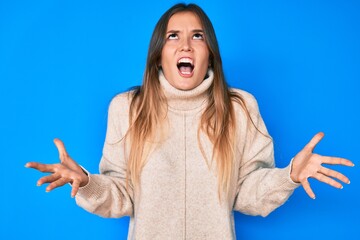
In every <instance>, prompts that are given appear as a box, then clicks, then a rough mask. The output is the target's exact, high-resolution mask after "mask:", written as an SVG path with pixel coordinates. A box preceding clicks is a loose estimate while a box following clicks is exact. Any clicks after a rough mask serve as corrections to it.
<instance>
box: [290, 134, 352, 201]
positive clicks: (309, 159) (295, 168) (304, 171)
mask: <svg viewBox="0 0 360 240" xmlns="http://www.w3.org/2000/svg"><path fill="white" fill-rule="evenodd" d="M323 137H324V133H322V132H320V133H318V134H316V135H315V136H314V137H313V138H312V139H311V141H310V142H309V143H308V144H307V145H306V146H305V147H304V148H303V149H302V150H301V151H300V152H299V153H298V154H297V155H296V156H295V158H294V159H293V162H292V170H291V173H290V177H291V179H292V180H293V181H294V182H297V183H301V185H302V186H303V188H304V189H305V192H306V193H307V194H308V195H309V196H310V197H311V198H313V199H315V194H314V192H313V191H312V189H311V187H310V184H309V181H308V178H315V179H317V180H319V181H321V182H324V183H327V184H329V185H331V186H333V187H335V188H343V186H342V185H341V184H340V183H339V182H337V181H335V180H334V179H338V180H340V181H342V182H344V183H347V184H349V183H350V180H349V179H348V178H347V177H346V176H345V175H343V174H342V173H340V172H337V171H334V170H332V169H329V168H326V167H324V166H322V164H323V163H325V164H332V165H334V164H340V165H344V166H349V167H353V166H354V164H353V163H352V162H351V161H349V160H347V159H344V158H338V157H327V156H321V155H318V154H314V153H313V150H314V148H315V147H316V145H317V144H318V143H319V142H320V140H321V139H322V138H323Z"/></svg>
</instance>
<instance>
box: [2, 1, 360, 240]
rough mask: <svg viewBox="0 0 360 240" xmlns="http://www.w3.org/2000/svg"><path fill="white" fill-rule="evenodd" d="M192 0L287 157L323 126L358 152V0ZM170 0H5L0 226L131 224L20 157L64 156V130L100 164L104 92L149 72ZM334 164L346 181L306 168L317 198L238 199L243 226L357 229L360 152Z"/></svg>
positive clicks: (72, 232) (256, 233)
mask: <svg viewBox="0 0 360 240" xmlns="http://www.w3.org/2000/svg"><path fill="white" fill-rule="evenodd" d="M194 2H195V3H198V4H199V5H200V6H202V8H203V9H204V10H205V11H206V12H207V14H208V15H209V17H210V19H211V20H212V22H213V24H214V27H215V30H216V32H217V36H218V40H219V44H220V49H221V54H222V58H223V62H224V69H225V73H226V77H227V80H228V82H229V83H230V85H231V86H235V87H238V88H242V89H245V90H247V91H249V92H251V93H253V94H254V95H255V96H256V97H257V99H258V102H259V106H260V109H261V113H262V115H263V118H264V119H265V122H266V124H267V127H268V129H269V132H270V134H271V135H272V136H273V138H274V143H275V155H276V161H277V165H278V166H279V167H285V166H286V165H287V164H288V163H289V161H290V159H291V158H292V157H293V156H294V155H295V154H296V153H297V152H298V151H299V150H300V149H301V148H302V147H303V146H304V145H305V144H306V143H307V142H308V141H309V140H310V139H311V137H312V136H313V135H314V134H315V133H317V132H318V131H324V132H325V138H324V140H323V141H322V142H321V143H320V144H319V145H318V147H317V148H316V152H317V153H320V154H324V155H333V156H342V157H346V158H349V159H351V160H353V161H354V163H355V164H357V165H359V164H358V163H359V161H358V159H359V140H358V139H359V136H360V127H359V110H360V108H359V103H360V94H359V90H360V83H359V80H360V44H359V43H360V28H359V23H360V14H359V12H360V3H359V1H355V0H354V1H350V0H348V1H346V0H345V1H340V0H339V1H336V0H304V1H288V0H274V1H261V0H243V1H194ZM220 2H221V3H220ZM174 3H176V1H166V2H165V1H122V2H120V1H114V0H113V1H108V0H104V1H91V0H86V1H69V0H61V1H60V0H58V1H55V0H43V1H35V0H34V1H19V0H8V1H6V0H0V104H1V105H0V107H1V108H0V111H1V120H0V121H1V122H0V141H1V142H0V144H1V172H2V173H1V175H0V184H1V198H0V201H1V202H0V203H1V204H0V211H1V212H0V219H1V224H0V239H54V240H55V239H125V238H126V235H127V228H128V221H129V219H128V218H127V217H125V218H121V219H103V218H100V217H98V216H95V215H92V214H90V213H87V212H85V211H84V210H83V209H81V208H79V207H77V206H76V204H75V202H74V199H71V198H70V187H69V186H65V187H63V188H61V189H56V190H54V191H53V192H51V193H45V189H44V187H40V188H37V187H36V181H37V179H38V178H40V177H41V176H42V175H43V174H42V173H39V172H37V171H35V170H31V169H26V168H24V167H23V166H24V164H25V163H26V162H27V161H41V162H47V163H55V162H57V161H58V155H57V150H56V148H55V146H54V145H53V143H52V140H53V138H55V137H58V138H61V139H62V140H64V142H65V143H66V146H67V149H68V151H69V153H70V154H71V155H72V157H73V158H74V159H76V160H77V161H78V162H79V163H80V164H82V165H83V166H85V167H86V168H87V169H88V170H89V171H90V172H93V173H97V172H98V163H99V160H100V157H101V151H102V145H103V141H104V137H105V130H106V118H107V107H108V104H109V102H110V100H111V98H112V97H113V96H114V95H115V94H116V93H119V92H121V91H124V90H126V89H127V88H129V87H130V86H133V85H138V84H141V81H142V75H143V71H144V67H145V59H146V54H147V47H148V43H149V40H150V36H151V33H152V30H153V28H154V26H155V24H156V22H157V20H158V19H159V17H160V16H161V15H162V14H163V13H164V12H165V11H166V10H167V9H168V8H169V7H170V6H172V5H173V4H174ZM334 168H335V169H337V170H340V171H342V172H343V173H344V174H346V175H347V176H348V177H349V178H350V179H351V184H350V185H346V186H344V189H343V190H338V189H334V188H331V187H329V186H327V185H325V184H323V183H319V182H317V181H314V180H311V183H312V187H313V190H314V191H315V193H316V195H317V199H316V200H312V199H310V198H309V197H307V195H306V194H305V192H304V190H303V189H302V188H299V189H297V190H296V191H295V193H294V194H293V196H292V197H291V198H290V200H289V201H288V202H287V203H286V204H285V205H284V206H282V207H281V208H279V209H278V210H276V211H275V212H273V213H272V214H271V215H270V216H268V217H267V218H262V217H249V216H245V215H242V214H240V213H235V219H236V233H237V237H238V238H239V239H251V240H252V239H290V238H291V239H305V238H306V239H360V228H359V227H360V224H359V223H360V221H359V215H360V209H359V195H360V191H359V190H360V187H359V184H360V183H359V174H358V166H356V167H355V168H346V167H340V166H336V167H334ZM209 211H211V210H209Z"/></svg>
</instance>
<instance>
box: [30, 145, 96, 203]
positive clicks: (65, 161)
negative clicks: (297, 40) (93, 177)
mask: <svg viewBox="0 0 360 240" xmlns="http://www.w3.org/2000/svg"><path fill="white" fill-rule="evenodd" d="M54 143H55V145H56V147H57V149H58V151H59V158H60V163H56V164H43V163H38V162H28V163H26V165H25V167H27V168H34V169H37V170H39V171H40V172H46V173H51V174H50V175H47V176H44V177H42V178H40V179H39V180H38V181H37V185H38V186H41V185H42V184H44V183H50V184H49V185H48V186H47V187H46V192H50V191H51V190H53V189H54V188H57V187H61V186H63V185H65V184H66V183H70V184H71V185H72V190H71V197H75V195H76V193H77V192H78V190H79V188H80V187H83V186H85V185H86V184H87V183H88V182H89V177H88V176H87V174H86V173H85V172H84V171H83V169H82V168H81V167H80V166H79V164H77V163H76V162H75V161H74V160H73V159H72V158H71V157H70V156H69V154H68V153H67V152H66V149H65V146H64V143H63V142H62V141H61V140H60V139H54Z"/></svg>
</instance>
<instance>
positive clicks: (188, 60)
mask: <svg viewBox="0 0 360 240" xmlns="http://www.w3.org/2000/svg"><path fill="white" fill-rule="evenodd" d="M178 63H190V64H191V65H193V61H192V59H191V58H180V59H179V61H178Z"/></svg>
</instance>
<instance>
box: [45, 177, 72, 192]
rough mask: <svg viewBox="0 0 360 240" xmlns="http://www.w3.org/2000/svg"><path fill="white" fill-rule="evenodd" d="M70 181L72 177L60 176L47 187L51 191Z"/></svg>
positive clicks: (47, 190)
mask: <svg viewBox="0 0 360 240" xmlns="http://www.w3.org/2000/svg"><path fill="white" fill-rule="evenodd" d="M68 182H70V179H67V178H64V177H62V178H59V179H58V180H56V181H55V182H52V183H50V184H49V186H47V187H46V192H50V191H51V190H53V189H55V188H57V187H61V186H64V185H65V184H67V183H68Z"/></svg>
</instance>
